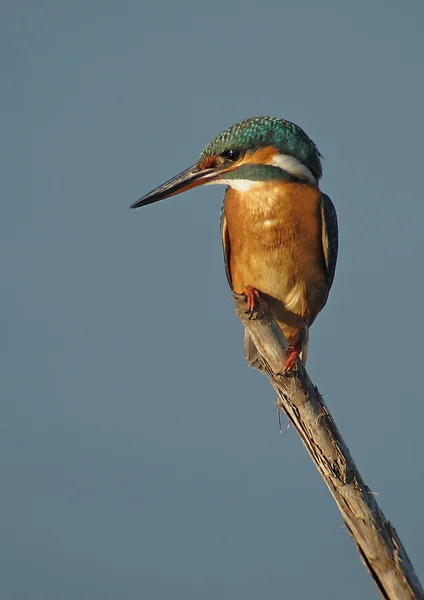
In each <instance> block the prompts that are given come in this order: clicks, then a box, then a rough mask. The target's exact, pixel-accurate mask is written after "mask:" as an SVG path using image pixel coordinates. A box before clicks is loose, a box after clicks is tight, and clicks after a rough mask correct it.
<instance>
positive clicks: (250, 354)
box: [131, 116, 338, 373]
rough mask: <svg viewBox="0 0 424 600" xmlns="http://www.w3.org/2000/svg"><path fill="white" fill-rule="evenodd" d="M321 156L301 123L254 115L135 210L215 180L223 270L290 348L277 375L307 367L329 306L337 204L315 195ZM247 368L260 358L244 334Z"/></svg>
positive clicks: (222, 135) (236, 290) (318, 193)
mask: <svg viewBox="0 0 424 600" xmlns="http://www.w3.org/2000/svg"><path fill="white" fill-rule="evenodd" d="M322 158H323V157H322V155H321V153H320V152H319V150H318V148H317V146H316V145H315V143H314V142H313V141H312V140H311V139H310V138H309V137H308V136H307V134H306V133H305V132H304V131H303V129H301V128H300V127H299V126H298V125H296V124H294V123H292V122H290V121H287V120H285V119H282V118H278V117H266V116H264V117H253V118H250V119H246V120H243V121H240V122H239V123H236V124H235V125H232V126H231V127H229V128H227V129H225V130H224V131H223V132H222V133H220V134H219V135H218V136H217V137H215V138H214V139H213V140H212V141H211V142H210V143H209V144H208V145H207V146H206V147H205V149H204V150H203V151H202V153H201V154H200V157H199V159H198V161H197V162H196V163H195V164H194V165H192V166H191V167H189V168H188V169H186V170H185V171H183V172H182V173H180V174H179V175H177V176H175V177H173V178H172V179H170V180H169V181H166V182H165V183H163V184H162V185H160V186H159V187H157V188H155V189H154V190H152V191H151V192H149V193H148V194H147V195H145V196H143V197H142V198H140V199H139V200H137V202H135V203H134V204H132V206H131V208H139V207H142V206H146V205H149V204H152V203H154V202H158V201H159V200H162V199H164V198H168V197H170V196H174V195H176V194H180V193H182V192H185V191H187V190H190V189H193V188H195V187H198V186H201V185H216V184H221V185H225V186H226V192H225V196H224V201H223V204H222V209H221V236H222V247H223V253H224V262H225V271H226V275H227V279H228V283H229V285H230V287H231V289H232V291H233V293H235V294H244V295H245V298H246V303H247V308H248V311H250V314H253V312H254V310H255V307H256V306H257V301H258V298H262V299H263V300H265V302H266V303H267V305H268V307H269V309H270V311H271V313H272V315H273V317H274V319H275V320H276V322H277V324H278V326H279V327H280V329H281V331H282V332H283V334H284V335H285V337H286V339H287V341H288V344H289V347H288V350H287V352H286V359H285V364H284V365H282V370H281V373H287V372H289V371H290V370H292V369H293V367H294V365H295V363H296V361H297V358H298V357H299V358H300V360H301V361H302V362H303V364H305V363H306V358H307V351H308V342H309V328H310V327H311V325H312V324H313V322H314V321H315V319H316V317H317V315H318V313H319V312H320V311H321V310H322V308H323V307H324V305H325V304H326V302H327V299H328V294H329V291H330V288H331V286H332V284H333V280H334V274H335V269H336V262H337V254H338V222H337V213H336V209H335V207H334V204H333V202H332V201H331V199H330V198H329V196H328V195H327V194H325V193H324V192H322V191H321V189H320V186H319V184H320V179H321V177H322ZM244 351H245V356H246V359H247V361H248V363H249V364H250V365H251V366H253V367H256V368H258V369H259V370H261V369H262V368H263V365H262V362H261V360H260V358H259V355H258V352H257V350H256V348H255V345H254V343H253V340H251V338H250V336H249V333H248V331H247V329H245V333H244Z"/></svg>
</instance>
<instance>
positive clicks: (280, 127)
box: [200, 117, 322, 180]
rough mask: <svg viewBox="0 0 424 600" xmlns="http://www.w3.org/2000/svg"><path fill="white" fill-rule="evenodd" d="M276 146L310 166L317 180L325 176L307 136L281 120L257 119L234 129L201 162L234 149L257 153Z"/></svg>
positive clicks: (221, 136) (211, 145)
mask: <svg viewBox="0 0 424 600" xmlns="http://www.w3.org/2000/svg"><path fill="white" fill-rule="evenodd" d="M265 146H274V147H275V148H277V149H278V151H279V152H280V153H281V154H288V155H290V156H293V157H294V158H297V160H299V161H300V162H301V163H303V164H304V165H306V166H307V167H308V168H309V169H310V170H311V171H312V173H313V174H314V175H315V177H316V179H317V180H318V179H320V178H321V176H322V165H321V158H322V156H321V154H320V153H319V151H318V148H317V147H316V145H315V144H314V142H313V141H312V140H311V139H310V138H309V137H308V136H307V135H306V133H305V132H304V131H303V129H301V128H300V127H298V126H297V125H295V124H294V123H291V122H290V121H286V120H284V119H279V118H278V117H253V118H251V119H247V120H245V121H240V123H237V124H236V125H232V126H231V127H229V128H228V129H226V130H225V131H223V132H222V133H220V134H219V135H218V136H217V137H216V138H215V139H214V140H212V141H211V142H210V143H209V144H208V145H207V146H206V148H205V149H204V150H203V152H202V154H201V155H200V161H202V160H204V159H205V158H207V157H209V156H215V155H218V154H221V152H224V150H229V149H231V148H240V149H241V150H243V151H248V150H250V151H255V150H257V149H258V148H263V147H265Z"/></svg>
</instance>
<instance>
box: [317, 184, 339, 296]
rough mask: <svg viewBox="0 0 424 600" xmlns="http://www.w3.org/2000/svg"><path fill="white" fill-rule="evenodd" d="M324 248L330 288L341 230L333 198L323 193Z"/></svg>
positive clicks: (329, 286)
mask: <svg viewBox="0 0 424 600" xmlns="http://www.w3.org/2000/svg"><path fill="white" fill-rule="evenodd" d="M321 220H322V248H323V251H324V258H325V266H326V272H327V284H328V289H330V288H331V286H332V283H333V280H334V273H335V272H336V263H337V254H338V249H339V230H338V224H337V213H336V209H335V208H334V204H333V203H332V202H331V199H330V198H329V197H328V196H327V195H326V194H322V195H321Z"/></svg>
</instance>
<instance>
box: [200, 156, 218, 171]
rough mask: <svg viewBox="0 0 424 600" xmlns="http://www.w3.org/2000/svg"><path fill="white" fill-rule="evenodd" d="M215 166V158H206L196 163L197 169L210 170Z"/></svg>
mask: <svg viewBox="0 0 424 600" xmlns="http://www.w3.org/2000/svg"><path fill="white" fill-rule="evenodd" d="M216 166H218V161H217V159H216V156H207V157H206V158H204V159H203V160H202V162H199V163H198V167H199V169H210V168H212V167H216Z"/></svg>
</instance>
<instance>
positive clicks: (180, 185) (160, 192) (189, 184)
mask: <svg viewBox="0 0 424 600" xmlns="http://www.w3.org/2000/svg"><path fill="white" fill-rule="evenodd" d="M220 174H221V172H220V171H217V169H216V168H207V169H200V168H199V167H198V165H197V164H195V165H193V166H192V167H190V168H189V169H186V170H185V171H183V172H182V173H180V174H179V175H177V176H176V177H173V178H172V179H170V180H169V181H166V182H165V183H163V184H162V185H160V186H159V187H157V188H156V189H154V190H152V191H151V192H149V193H148V194H146V195H145V196H143V198H140V200H137V202H134V204H132V205H131V207H130V208H139V207H140V206H147V205H148V204H153V203H154V202H159V200H163V199H164V198H169V196H175V195H176V194H181V193H182V192H186V191H187V190H191V189H192V188H195V187H197V186H199V185H203V184H205V183H208V182H209V181H211V180H212V179H214V178H215V177H219V175H220Z"/></svg>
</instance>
